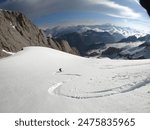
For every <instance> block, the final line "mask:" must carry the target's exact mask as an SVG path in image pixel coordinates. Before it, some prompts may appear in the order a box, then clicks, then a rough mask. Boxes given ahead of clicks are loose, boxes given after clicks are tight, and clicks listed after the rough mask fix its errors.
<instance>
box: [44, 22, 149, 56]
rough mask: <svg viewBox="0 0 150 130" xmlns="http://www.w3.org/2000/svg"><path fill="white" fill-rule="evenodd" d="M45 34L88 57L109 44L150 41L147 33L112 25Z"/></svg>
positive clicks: (72, 27)
mask: <svg viewBox="0 0 150 130" xmlns="http://www.w3.org/2000/svg"><path fill="white" fill-rule="evenodd" d="M45 33H46V35H47V36H48V37H53V38H55V39H57V40H58V41H61V40H66V41H68V43H69V44H70V46H71V47H75V48H77V49H78V50H79V52H80V54H81V55H83V56H84V55H86V54H87V52H88V51H89V50H93V49H98V48H99V49H100V48H101V47H102V46H105V44H109V43H120V42H137V41H149V40H150V35H149V34H147V33H144V32H141V31H137V30H135V29H131V28H129V27H119V26H115V25H112V24H103V25H90V26H86V25H78V26H68V27H60V26H57V27H54V28H52V29H46V30H45ZM94 55H96V54H94Z"/></svg>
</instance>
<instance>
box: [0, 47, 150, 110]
mask: <svg viewBox="0 0 150 130" xmlns="http://www.w3.org/2000/svg"><path fill="white" fill-rule="evenodd" d="M59 68H62V70H63V72H61V73H60V72H59V71H58V69H59ZM0 112H150V60H132V61H131V60H130V61H129V60H110V59H107V58H106V59H94V58H93V59H92V58H83V57H79V56H75V55H71V54H67V53H64V52H60V51H57V50H53V49H49V48H42V47H28V48H24V50H23V51H20V52H18V53H16V54H14V55H12V56H10V57H8V58H3V59H1V60H0Z"/></svg>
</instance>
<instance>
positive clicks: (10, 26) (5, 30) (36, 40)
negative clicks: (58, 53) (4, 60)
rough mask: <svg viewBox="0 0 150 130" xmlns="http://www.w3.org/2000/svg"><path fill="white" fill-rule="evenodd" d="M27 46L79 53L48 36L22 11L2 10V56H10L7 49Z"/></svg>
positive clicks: (14, 50)
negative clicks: (63, 46)
mask: <svg viewBox="0 0 150 130" xmlns="http://www.w3.org/2000/svg"><path fill="white" fill-rule="evenodd" d="M27 46H43V47H51V48H53V49H57V50H62V51H65V52H68V53H72V54H77V53H76V52H75V51H74V48H73V49H72V48H70V45H69V44H66V43H65V49H64V48H62V46H61V44H60V43H58V42H57V41H54V40H53V39H51V38H47V37H46V36H45V34H44V33H43V31H42V30H41V29H39V28H38V27H37V26H35V25H34V24H32V22H31V21H30V20H29V19H28V18H27V17H26V16H24V15H23V14H22V13H20V12H13V11H4V10H0V57H5V56H8V54H7V53H5V51H8V52H17V51H20V50H21V49H22V48H23V47H27ZM3 50H5V51H3Z"/></svg>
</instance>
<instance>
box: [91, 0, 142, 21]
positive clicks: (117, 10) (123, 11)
mask: <svg viewBox="0 0 150 130" xmlns="http://www.w3.org/2000/svg"><path fill="white" fill-rule="evenodd" d="M88 1H90V2H91V3H95V4H99V5H103V6H105V7H106V8H108V11H106V12H105V13H106V14H107V15H108V14H109V16H114V17H120V18H129V19H130V18H131V19H138V18H140V17H141V14H140V13H137V12H135V11H134V10H133V9H131V8H129V7H127V6H123V5H120V4H118V3H116V2H114V1H110V0H88ZM112 12H113V13H112Z"/></svg>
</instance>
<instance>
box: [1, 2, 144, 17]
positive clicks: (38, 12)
mask: <svg viewBox="0 0 150 130" xmlns="http://www.w3.org/2000/svg"><path fill="white" fill-rule="evenodd" d="M0 8H5V9H10V10H17V11H21V12H23V13H24V14H26V15H28V16H29V17H30V18H32V19H34V18H40V17H42V16H45V15H50V14H52V13H60V12H67V11H96V12H99V13H103V14H106V15H109V16H112V17H121V18H129V19H130V18H131V19H138V18H140V17H141V15H140V14H139V13H137V12H135V11H134V10H133V9H131V8H129V7H127V6H123V5H120V4H118V3H116V2H114V1H113V0H111V1H110V0H6V1H5V2H3V3H2V4H0Z"/></svg>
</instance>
